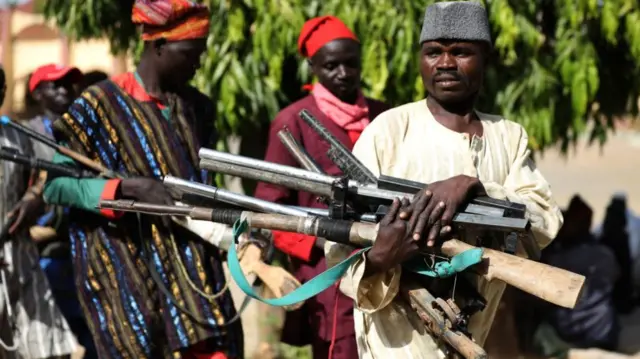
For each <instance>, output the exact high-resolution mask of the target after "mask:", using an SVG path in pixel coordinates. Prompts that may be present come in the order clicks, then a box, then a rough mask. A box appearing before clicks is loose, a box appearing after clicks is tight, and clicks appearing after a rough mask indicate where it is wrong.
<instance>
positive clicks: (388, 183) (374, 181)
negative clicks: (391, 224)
mask: <svg viewBox="0 0 640 359" xmlns="http://www.w3.org/2000/svg"><path fill="white" fill-rule="evenodd" d="M298 115H299V116H300V118H301V119H302V120H303V121H304V122H305V123H306V124H307V125H309V127H311V128H312V129H313V130H314V131H315V132H316V133H317V134H318V135H319V136H320V137H321V138H322V139H323V140H324V141H325V142H327V143H328V144H329V151H327V156H328V157H329V159H330V160H331V161H332V162H333V163H335V164H336V165H337V166H338V168H340V170H341V171H342V172H343V173H344V174H345V175H346V177H347V178H351V179H354V180H356V181H358V182H359V183H363V184H368V185H371V186H374V187H375V188H378V189H381V190H390V191H397V192H403V193H410V194H415V193H417V192H419V191H421V190H423V189H424V188H426V187H427V185H426V184H425V183H420V182H415V181H409V180H405V179H401V178H396V177H391V176H385V175H380V176H379V177H377V178H376V177H375V175H374V174H373V173H371V171H369V170H368V169H367V168H366V167H365V166H364V165H363V164H362V163H361V162H360V161H359V160H358V159H357V158H356V157H355V156H354V155H353V154H352V153H351V152H350V151H349V150H347V149H346V148H345V147H344V145H342V143H340V141H338V140H337V139H336V138H335V137H334V136H333V135H332V134H331V133H330V132H329V131H328V130H327V129H326V128H325V127H324V126H323V125H322V124H321V123H320V122H319V121H318V120H317V119H316V118H314V117H313V116H312V115H311V113H309V111H307V110H306V109H303V110H302V111H300V113H299V114H298ZM285 146H286V145H285ZM338 188H340V187H338ZM346 198H347V195H345V194H341V195H339V196H333V197H332V198H331V199H330V201H329V206H330V207H331V206H337V207H338V208H341V207H343V206H345V205H346V204H345V199H346ZM471 203H473V204H475V205H478V206H484V207H489V208H496V209H501V210H503V211H502V213H501V214H499V216H501V217H509V218H520V219H524V218H525V213H526V206H525V205H523V204H521V203H514V202H510V201H505V200H498V199H494V198H491V197H486V196H483V197H476V198H474V199H472V200H471ZM386 209H387V207H386V206H380V207H378V211H379V212H382V213H386ZM463 212H470V211H469V209H468V208H467V209H465V210H464V211H463ZM333 213H335V211H334V212H333ZM472 213H478V212H472ZM478 214H484V215H490V216H495V215H498V212H493V213H489V212H488V211H486V210H485V211H482V212H481V213H478ZM342 219H344V218H342ZM518 240H519V241H520V242H521V243H522V246H523V248H524V249H525V251H526V252H527V255H528V256H529V258H532V259H535V260H537V259H539V258H540V247H539V246H538V243H537V242H536V241H535V238H533V235H532V233H531V231H530V230H529V229H527V231H526V232H524V233H517V232H515V231H514V232H511V233H507V234H505V236H504V237H503V239H502V240H501V241H500V242H502V243H501V244H502V245H504V248H503V250H504V251H505V252H508V253H511V254H514V253H515V251H516V246H517V242H518Z"/></svg>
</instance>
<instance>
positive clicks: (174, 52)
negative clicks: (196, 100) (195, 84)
mask: <svg viewBox="0 0 640 359" xmlns="http://www.w3.org/2000/svg"><path fill="white" fill-rule="evenodd" d="M206 41H207V40H206V39H194V40H182V41H171V42H165V43H162V44H159V45H157V46H156V66H157V69H158V70H159V72H160V74H161V76H162V80H163V82H165V83H166V84H167V85H169V86H172V87H175V88H180V87H183V86H184V85H186V84H187V83H188V82H189V81H190V80H191V79H192V78H193V76H194V75H195V74H196V70H198V69H199V68H200V58H201V56H202V53H203V52H204V50H205V49H206V45H207V43H206Z"/></svg>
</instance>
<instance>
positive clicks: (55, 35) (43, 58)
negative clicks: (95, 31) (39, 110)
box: [0, 11, 131, 113]
mask: <svg viewBox="0 0 640 359" xmlns="http://www.w3.org/2000/svg"><path fill="white" fill-rule="evenodd" d="M43 24H46V22H45V20H44V18H43V17H42V16H41V15H38V14H31V13H26V12H23V11H14V12H13V15H12V18H11V26H10V28H11V43H10V44H9V46H7V48H3V44H0V54H2V59H3V64H4V66H5V70H7V72H11V73H9V74H7V80H8V81H9V82H10V83H8V87H9V88H8V90H9V91H10V93H11V95H9V94H8V96H7V101H6V103H5V104H4V106H3V108H2V113H8V112H10V111H11V112H17V111H20V110H22V109H23V98H24V94H25V88H26V82H25V81H26V77H27V75H28V74H29V73H30V72H32V71H33V70H34V69H35V68H37V67H38V66H41V65H45V64H49V63H62V64H64V63H65V62H67V63H66V64H67V65H69V66H75V67H78V68H79V69H80V70H82V71H92V70H100V71H104V72H106V73H107V74H109V75H114V74H115V73H116V71H118V72H119V71H126V70H127V68H130V66H131V61H130V60H129V59H125V60H124V61H118V59H117V58H116V57H115V56H113V55H112V54H111V53H110V49H109V43H108V42H107V41H106V40H91V41H80V42H74V43H70V44H69V45H68V46H66V43H65V42H66V40H65V39H64V37H62V36H61V35H60V34H59V31H58V29H56V27H55V26H52V25H50V24H49V26H48V27H49V30H48V31H43V30H39V31H38V34H40V33H45V35H46V36H44V37H43V36H39V35H36V36H35V38H34V35H33V32H32V33H31V36H28V35H25V32H24V30H25V29H27V28H28V27H30V26H33V25H43ZM0 31H2V30H1V29H0ZM25 36H27V37H28V38H25ZM5 56H6V57H5ZM9 56H10V57H9ZM123 64H124V66H123ZM123 67H124V68H123Z"/></svg>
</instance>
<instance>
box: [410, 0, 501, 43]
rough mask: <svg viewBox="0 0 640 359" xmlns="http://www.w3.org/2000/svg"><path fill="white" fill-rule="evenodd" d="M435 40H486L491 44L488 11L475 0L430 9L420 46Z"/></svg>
mask: <svg viewBox="0 0 640 359" xmlns="http://www.w3.org/2000/svg"><path fill="white" fill-rule="evenodd" d="M433 40H462V41H484V42H486V43H488V44H489V45H491V30H490V27H489V18H488V17H487V11H486V10H485V8H484V7H483V6H482V5H480V4H479V3H476V2H471V1H445V2H438V3H435V4H432V5H430V6H429V7H427V11H426V12H425V14H424V22H423V24H422V32H421V33H420V43H421V44H422V43H423V42H426V41H433Z"/></svg>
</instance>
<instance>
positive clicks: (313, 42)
mask: <svg viewBox="0 0 640 359" xmlns="http://www.w3.org/2000/svg"><path fill="white" fill-rule="evenodd" d="M336 39H352V40H356V41H358V38H357V37H356V35H355V34H354V33H353V32H352V31H351V30H350V29H349V28H348V27H347V25H345V24H344V23H343V22H342V21H341V20H340V19H338V18H337V17H335V16H320V17H315V18H313V19H311V20H309V21H307V22H306V23H304V25H303V26H302V31H300V37H298V51H299V52H300V54H301V55H302V56H305V57H311V56H313V55H314V54H315V53H316V51H318V50H320V48H321V47H322V46H324V45H325V44H326V43H328V42H331V41H333V40H336Z"/></svg>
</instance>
